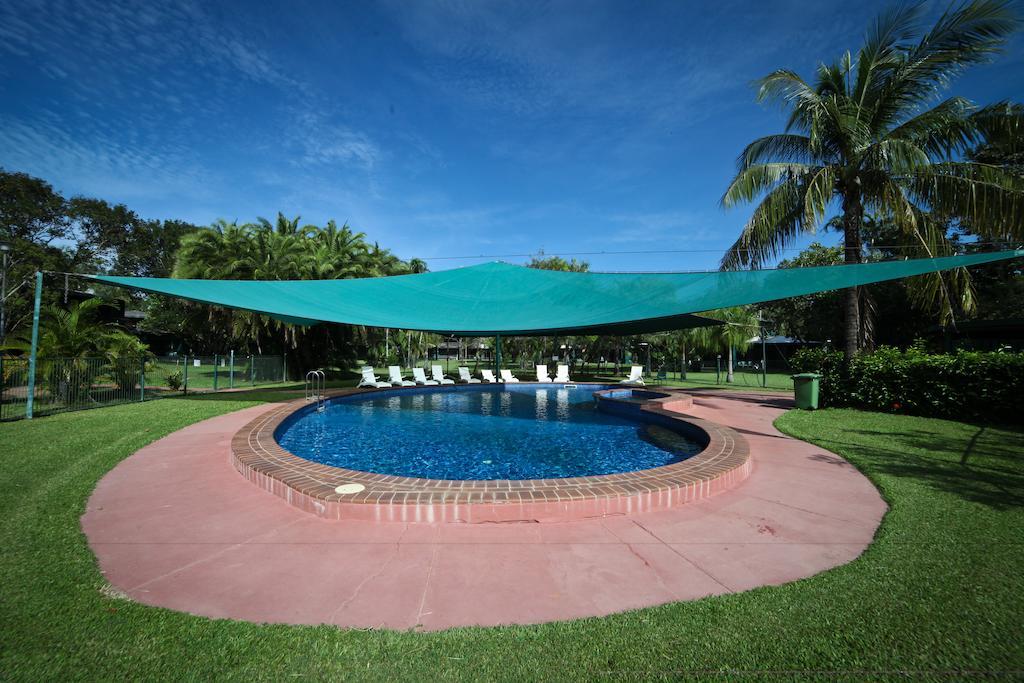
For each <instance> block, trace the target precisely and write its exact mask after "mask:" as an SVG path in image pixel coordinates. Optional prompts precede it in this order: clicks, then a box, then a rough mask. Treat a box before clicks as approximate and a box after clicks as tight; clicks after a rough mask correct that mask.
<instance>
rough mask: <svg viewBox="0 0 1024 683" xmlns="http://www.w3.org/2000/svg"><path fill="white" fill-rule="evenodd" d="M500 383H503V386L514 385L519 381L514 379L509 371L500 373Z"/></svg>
mask: <svg viewBox="0 0 1024 683" xmlns="http://www.w3.org/2000/svg"><path fill="white" fill-rule="evenodd" d="M501 381H502V382H504V383H505V384H514V383H517V382H519V380H518V379H516V376H515V375H513V374H512V371H511V370H502V371H501Z"/></svg>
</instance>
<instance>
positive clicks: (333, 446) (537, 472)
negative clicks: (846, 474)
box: [276, 385, 701, 479]
mask: <svg viewBox="0 0 1024 683" xmlns="http://www.w3.org/2000/svg"><path fill="white" fill-rule="evenodd" d="M604 388H607V387H602V386H593V385H590V386H584V385H581V386H579V387H577V388H566V387H562V386H550V387H541V386H537V385H524V386H514V385H512V386H502V385H484V386H470V387H463V386H460V387H458V388H457V389H455V390H438V389H433V388H423V389H411V388H410V389H398V390H395V391H385V392H379V393H372V394H363V395H358V394H357V395H354V396H346V397H343V398H338V399H334V400H331V401H330V402H329V403H328V405H327V409H326V410H325V411H323V412H320V413H317V412H315V411H312V410H307V411H302V412H299V413H296V414H295V415H292V416H291V417H289V418H288V419H287V420H286V421H285V422H283V423H282V424H281V426H280V427H278V430H277V433H276V438H277V440H278V442H279V443H280V444H281V445H282V446H283V447H284V448H286V449H287V450H289V451H290V452H292V453H294V454H295V455H297V456H299V457H301V458H305V459H307V460H312V461H314V462H319V463H323V464H326V465H333V466H335V467H346V468H349V469H354V470H361V471H364V472H376V473H379V474H394V475H399V476H406V477H424V478H429V479H542V478H556V477H577V476H585V475H598V474H613V473H616V472H631V471H634V470H641V469H647V468H651V467H660V466H661V465H667V464H669V463H673V462H678V461H680V460H684V459H685V458H687V457H689V456H691V455H693V454H695V453H697V452H699V451H700V448H701V447H700V446H699V445H697V444H696V443H694V442H692V441H690V440H687V439H684V438H683V437H681V436H679V435H677V434H675V433H668V432H667V430H665V429H663V428H661V427H654V426H649V425H646V424H644V423H641V422H636V421H632V420H628V419H624V418H619V417H615V416H612V415H607V414H605V413H602V412H599V411H598V410H597V408H596V406H595V404H594V399H593V392H594V391H596V390H600V389H604ZM658 444H660V445H658Z"/></svg>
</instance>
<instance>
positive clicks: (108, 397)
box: [0, 354, 286, 421]
mask: <svg viewBox="0 0 1024 683" xmlns="http://www.w3.org/2000/svg"><path fill="white" fill-rule="evenodd" d="M285 379H286V367H285V361H284V359H283V358H282V357H281V356H235V355H234V354H225V355H213V356H186V355H182V356H160V357H153V356H125V357H114V358H111V357H93V358H46V357H40V358H38V359H37V360H36V372H35V383H34V390H33V391H32V401H31V403H32V416H33V417H41V416H43V415H51V414H53V413H60V412H66V411H71V410H85V409H87V408H99V407H102V406H109V405H116V404H119V403H133V402H138V401H147V400H150V399H154V398H160V397H162V396H169V395H181V394H186V393H203V392H210V391H223V390H229V389H241V388H247V387H254V386H263V385H268V384H276V383H280V382H283V381H285ZM29 385H30V382H29V359H28V357H26V356H4V355H0V421H6V420H19V419H22V418H24V417H26V416H27V412H28V406H29Z"/></svg>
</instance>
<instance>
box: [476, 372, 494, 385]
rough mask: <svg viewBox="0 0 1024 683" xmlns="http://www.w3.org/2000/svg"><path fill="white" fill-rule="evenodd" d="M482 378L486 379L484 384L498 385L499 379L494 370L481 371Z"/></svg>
mask: <svg viewBox="0 0 1024 683" xmlns="http://www.w3.org/2000/svg"><path fill="white" fill-rule="evenodd" d="M480 376H481V377H483V378H484V382H486V383H487V384H497V383H498V378H497V377H495V376H494V370H481V371H480Z"/></svg>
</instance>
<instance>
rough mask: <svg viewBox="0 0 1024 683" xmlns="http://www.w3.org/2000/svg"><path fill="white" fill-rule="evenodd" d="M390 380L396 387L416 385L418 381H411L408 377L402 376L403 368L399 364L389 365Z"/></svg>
mask: <svg viewBox="0 0 1024 683" xmlns="http://www.w3.org/2000/svg"><path fill="white" fill-rule="evenodd" d="M388 381H390V382H391V386H394V387H414V386H416V382H410V381H409V380H407V379H403V378H402V368H400V367H398V366H397V365H389V366H388Z"/></svg>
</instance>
